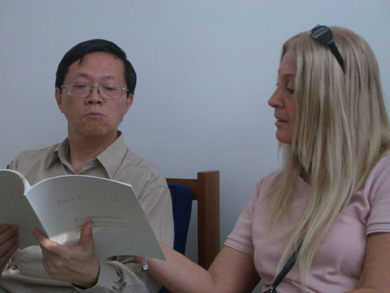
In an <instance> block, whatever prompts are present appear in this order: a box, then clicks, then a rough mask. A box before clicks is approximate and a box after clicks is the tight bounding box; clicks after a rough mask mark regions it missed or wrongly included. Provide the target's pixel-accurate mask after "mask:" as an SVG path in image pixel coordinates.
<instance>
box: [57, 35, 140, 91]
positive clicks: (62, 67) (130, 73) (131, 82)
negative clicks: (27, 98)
mask: <svg viewBox="0 0 390 293" xmlns="http://www.w3.org/2000/svg"><path fill="white" fill-rule="evenodd" d="M92 52H106V53H109V54H111V55H113V56H116V57H118V58H119V59H121V60H122V62H123V65H124V68H125V76H124V77H125V80H126V84H127V89H128V90H129V94H134V90H135V85H136V83H137V75H136V73H135V70H134V68H133V65H131V63H130V61H129V60H127V56H126V53H125V52H124V51H123V50H122V49H121V48H119V47H118V46H117V45H116V44H114V43H113V42H110V41H106V40H102V39H94V40H89V41H85V42H82V43H80V44H77V45H76V46H74V47H73V48H72V49H70V50H69V51H68V52H67V53H66V54H65V55H64V57H63V58H62V60H61V62H60V64H59V65H58V68H57V73H56V83H55V87H56V88H60V87H61V85H63V82H64V79H65V75H66V74H67V73H68V71H69V66H70V65H71V64H73V63H74V62H75V61H77V60H80V63H81V62H82V61H83V59H84V57H85V55H87V54H89V53H92Z"/></svg>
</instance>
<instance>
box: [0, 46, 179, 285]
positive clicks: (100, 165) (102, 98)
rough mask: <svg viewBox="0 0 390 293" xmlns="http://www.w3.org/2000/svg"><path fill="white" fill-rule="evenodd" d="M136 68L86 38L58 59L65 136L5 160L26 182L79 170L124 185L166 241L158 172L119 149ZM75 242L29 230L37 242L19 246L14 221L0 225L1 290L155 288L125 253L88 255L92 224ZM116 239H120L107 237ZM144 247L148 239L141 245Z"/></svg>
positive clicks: (168, 219) (164, 195)
mask: <svg viewBox="0 0 390 293" xmlns="http://www.w3.org/2000/svg"><path fill="white" fill-rule="evenodd" d="M135 84H136V73H135V71H134V69H133V67H132V65H131V63H130V62H129V61H128V60H127V57H126V54H125V53H124V52H123V51H122V50H121V49H120V48H119V47H118V46H117V45H115V44H114V43H112V42H109V41H105V40H90V41H86V42H82V43H80V44H78V45H76V46H74V47H73V48H72V49H71V50H70V51H69V52H68V53H66V54H65V56H64V57H63V59H62V61H61V62H60V64H59V66H58V69H57V75H56V84H55V87H56V89H55V98H56V101H57V104H58V107H59V109H60V111H61V112H62V113H63V114H64V115H65V117H66V119H67V123H68V137H67V138H66V139H65V140H64V141H63V142H62V143H61V144H57V145H54V146H51V147H48V148H45V149H41V150H37V151H24V152H22V153H21V154H20V155H19V156H18V157H17V158H16V159H15V160H13V161H12V162H11V164H10V166H9V167H10V168H11V169H14V170H18V171H19V172H21V173H22V174H23V175H24V176H25V177H26V178H27V180H28V181H29V182H30V184H31V185H33V184H35V183H37V182H39V181H41V180H43V179H45V178H49V177H54V176H59V175H65V174H83V175H92V176H99V177H104V178H109V179H113V180H118V181H122V182H125V183H129V184H131V185H132V186H133V187H134V190H135V192H136V195H137V197H138V199H139V201H140V204H141V206H142V208H143V209H144V211H145V213H146V216H147V218H148V220H149V222H150V224H151V226H152V228H153V231H154V232H155V234H156V236H157V238H158V240H160V241H162V242H164V243H166V244H168V245H169V246H172V245H173V235H174V232H173V219H172V206H171V197H170V193H169V190H168V187H167V184H166V181H165V179H164V177H163V176H162V174H161V173H160V172H159V171H158V170H157V169H156V168H155V167H154V166H153V165H151V164H150V163H149V162H147V161H145V160H144V159H142V158H141V157H139V156H137V155H136V154H134V153H133V152H132V151H131V150H130V149H129V148H127V147H126V145H125V142H124V138H123V135H122V134H121V132H120V131H118V125H119V124H120V122H121V121H122V119H123V117H124V115H125V114H126V113H127V111H128V110H129V108H130V107H131V104H132V102H133V98H134V89H135ZM81 234H82V235H81V240H80V245H78V246H75V247H70V248H69V247H64V246H62V245H59V244H57V243H54V242H52V241H51V240H50V239H48V238H47V237H46V236H44V235H43V234H42V233H41V232H40V231H38V230H34V235H35V237H36V238H37V239H38V240H39V244H40V246H34V247H28V248H26V249H23V250H19V249H17V248H18V242H17V227H16V226H12V225H5V224H1V225H0V267H1V268H2V269H3V273H2V276H1V278H0V288H3V289H5V290H7V291H9V292H31V291H34V292H79V291H82V292H158V290H159V289H160V287H161V286H160V285H159V284H158V283H157V282H156V281H155V280H154V279H153V278H152V277H150V275H149V274H148V273H147V272H145V271H143V270H142V269H140V267H139V265H138V264H137V263H135V261H134V260H133V258H132V257H130V256H117V257H113V258H111V259H107V260H104V261H99V260H97V259H96V256H95V253H94V249H93V247H94V245H93V238H92V225H91V224H86V225H85V226H84V228H83V230H82V232H81ZM112 241H114V242H115V241H121V239H112ZM145 245H148V244H147V243H145Z"/></svg>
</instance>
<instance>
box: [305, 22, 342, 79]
mask: <svg viewBox="0 0 390 293" xmlns="http://www.w3.org/2000/svg"><path fill="white" fill-rule="evenodd" d="M310 36H311V38H312V39H313V40H316V41H318V42H320V43H323V44H325V45H328V46H329V48H330V50H331V51H332V53H333V55H334V56H335V57H336V59H337V62H339V64H340V66H341V68H342V69H343V71H344V73H345V69H344V59H343V57H341V55H340V52H339V50H338V49H337V46H336V43H335V42H334V39H333V34H332V31H331V30H330V28H329V27H327V26H325V25H317V26H316V27H315V28H313V29H312V30H311V35H310Z"/></svg>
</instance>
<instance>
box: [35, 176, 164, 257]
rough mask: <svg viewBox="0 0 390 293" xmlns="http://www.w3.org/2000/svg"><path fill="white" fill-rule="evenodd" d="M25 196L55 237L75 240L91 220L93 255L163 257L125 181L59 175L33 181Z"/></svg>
mask: <svg viewBox="0 0 390 293" xmlns="http://www.w3.org/2000/svg"><path fill="white" fill-rule="evenodd" d="M27 197H28V198H29V199H30V203H31V205H32V206H33V208H34V210H35V211H36V213H37V215H38V217H39V219H40V221H41V222H42V224H43V226H44V227H45V229H46V232H47V235H48V236H49V237H50V238H51V239H52V240H54V241H57V242H59V243H61V244H63V245H67V246H73V245H76V244H78V243H79V239H80V230H81V228H82V226H83V224H84V223H86V222H87V221H88V220H92V221H93V222H94V228H93V235H94V240H95V248H96V253H97V255H98V258H100V259H103V258H106V257H109V256H116V255H141V256H146V255H147V256H151V257H155V258H160V259H164V255H163V253H162V251H161V248H160V246H159V244H158V242H157V239H156V237H155V235H154V233H153V231H152V228H151V226H150V224H149V222H148V220H147V219H146V216H145V214H144V212H143V210H142V208H141V206H140V204H139V202H138V200H137V198H136V196H135V194H134V190H133V188H132V187H131V186H130V185H128V184H125V183H121V182H116V181H111V180H108V179H103V178H97V177H92V176H81V175H71V176H60V177H55V178H50V179H46V180H43V181H41V182H39V183H37V184H36V185H35V186H33V187H32V189H30V191H29V192H28V194H27Z"/></svg>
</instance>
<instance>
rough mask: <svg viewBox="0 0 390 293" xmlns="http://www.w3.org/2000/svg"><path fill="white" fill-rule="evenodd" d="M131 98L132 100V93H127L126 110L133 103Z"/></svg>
mask: <svg viewBox="0 0 390 293" xmlns="http://www.w3.org/2000/svg"><path fill="white" fill-rule="evenodd" d="M133 100H134V94H129V95H128V96H127V97H126V112H125V113H127V111H128V110H129V109H130V107H131V105H132V104H133Z"/></svg>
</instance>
